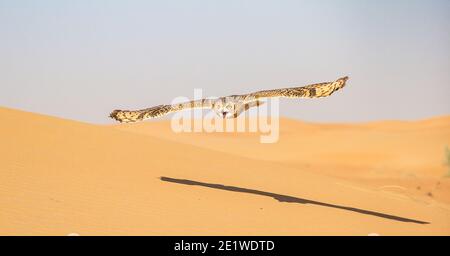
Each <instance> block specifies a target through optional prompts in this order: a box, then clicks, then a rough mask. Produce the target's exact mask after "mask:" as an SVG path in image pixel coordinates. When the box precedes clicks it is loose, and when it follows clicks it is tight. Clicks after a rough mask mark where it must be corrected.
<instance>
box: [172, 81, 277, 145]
mask: <svg viewBox="0 0 450 256" xmlns="http://www.w3.org/2000/svg"><path fill="white" fill-rule="evenodd" d="M202 99H203V90H202V89H194V100H202ZM188 101H190V99H188V98H187V97H176V98H175V99H173V100H172V102H171V103H172V105H176V104H180V103H184V102H188ZM207 101H208V102H212V109H207V110H205V109H202V108H192V109H189V110H185V111H180V112H176V113H174V115H173V116H172V118H171V128H172V131H174V132H176V133H180V132H208V133H210V132H253V133H261V135H260V142H261V143H275V142H277V141H278V139H279V126H280V122H279V99H278V98H265V99H264V101H262V100H255V101H252V102H249V103H243V102H241V100H240V98H239V96H229V97H221V98H217V97H210V98H207Z"/></svg>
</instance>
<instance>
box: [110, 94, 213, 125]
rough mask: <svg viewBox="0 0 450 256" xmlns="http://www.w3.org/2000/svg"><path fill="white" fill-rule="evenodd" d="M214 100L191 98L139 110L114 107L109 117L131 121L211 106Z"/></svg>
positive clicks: (123, 121)
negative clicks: (181, 101)
mask: <svg viewBox="0 0 450 256" xmlns="http://www.w3.org/2000/svg"><path fill="white" fill-rule="evenodd" d="M213 104H214V101H213V100H211V99H202V100H193V101H189V102H184V103H180V104H174V105H159V106H155V107H151V108H146V109H140V110H119V109H116V110H114V111H113V112H111V114H110V115H109V117H111V118H113V119H115V120H116V121H118V122H121V123H133V122H138V121H143V120H146V119H151V118H157V117H161V116H165V115H167V114H169V113H172V112H177V111H181V110H184V109H191V108H212V107H213Z"/></svg>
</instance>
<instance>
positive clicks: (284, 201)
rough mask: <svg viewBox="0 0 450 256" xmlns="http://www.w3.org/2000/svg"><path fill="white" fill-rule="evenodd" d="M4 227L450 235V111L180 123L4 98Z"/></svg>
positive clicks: (0, 188)
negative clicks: (64, 115) (78, 116)
mask: <svg viewBox="0 0 450 256" xmlns="http://www.w3.org/2000/svg"><path fill="white" fill-rule="evenodd" d="M0 118H1V120H2V125H1V127H0V141H1V146H0V155H1V156H0V235H68V234H79V235H360V236H366V235H368V234H374V233H375V234H379V235H450V178H449V177H447V175H448V172H449V169H448V168H449V167H448V166H446V162H445V161H446V156H445V147H446V146H447V145H450V117H449V116H446V117H436V118H432V119H427V120H421V121H414V122H401V121H383V122H372V123H359V124H314V123H305V122H301V121H297V120H292V119H287V118H282V119H281V121H280V129H281V131H280V138H279V142H278V143H275V144H261V143H259V134H253V133H237V132H235V133H179V134H174V133H173V132H172V131H171V129H170V122H169V121H167V120H163V121H148V122H143V123H136V124H125V125H118V124H114V125H94V124H87V123H82V122H77V121H72V120H66V119H61V118H56V117H50V116H45V115H40V114H35V113H29V112H23V111H18V110H13V109H8V108H0Z"/></svg>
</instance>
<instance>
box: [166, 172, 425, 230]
mask: <svg viewBox="0 0 450 256" xmlns="http://www.w3.org/2000/svg"><path fill="white" fill-rule="evenodd" d="M160 179H161V180H162V181H165V182H172V183H178V184H183V185H191V186H202V187H207V188H214V189H220V190H226V191H233V192H241V193H249V194H255V195H260V196H268V197H272V198H273V199H275V200H277V201H279V202H286V203H298V204H314V205H319V206H324V207H331V208H336V209H341V210H346V211H351V212H357V213H360V214H367V215H372V216H376V217H380V218H385V219H390V220H395V221H401V222H412V223H417V224H429V222H425V221H420V220H413V219H408V218H403V217H398V216H394V215H389V214H385V213H380V212H374V211H368V210H363V209H358V208H354V207H348V206H342V205H336V204H329V203H323V202H319V201H313V200H308V199H303V198H298V197H293V196H286V195H280V194H275V193H270V192H265V191H260V190H255V189H248V188H240V187H233V186H225V185H221V184H212V183H204V182H199V181H194V180H182V179H174V178H169V177H160Z"/></svg>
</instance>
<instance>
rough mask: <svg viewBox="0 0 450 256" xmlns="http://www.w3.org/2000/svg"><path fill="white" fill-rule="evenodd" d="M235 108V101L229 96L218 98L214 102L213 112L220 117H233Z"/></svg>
mask: <svg viewBox="0 0 450 256" xmlns="http://www.w3.org/2000/svg"><path fill="white" fill-rule="evenodd" d="M236 108H237V103H236V102H235V101H234V100H233V98H231V97H224V98H220V99H218V100H217V101H216V102H214V112H216V114H217V115H218V116H220V117H222V118H233V117H234V115H235V113H236V110H237V109H236Z"/></svg>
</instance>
